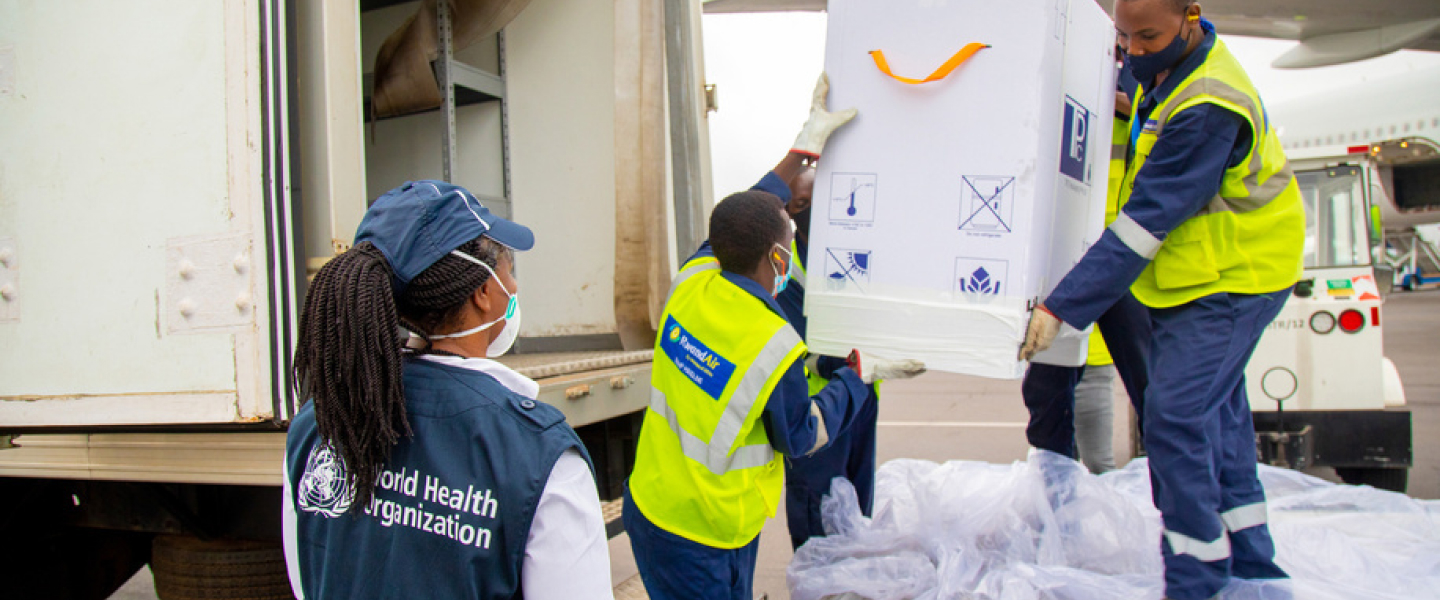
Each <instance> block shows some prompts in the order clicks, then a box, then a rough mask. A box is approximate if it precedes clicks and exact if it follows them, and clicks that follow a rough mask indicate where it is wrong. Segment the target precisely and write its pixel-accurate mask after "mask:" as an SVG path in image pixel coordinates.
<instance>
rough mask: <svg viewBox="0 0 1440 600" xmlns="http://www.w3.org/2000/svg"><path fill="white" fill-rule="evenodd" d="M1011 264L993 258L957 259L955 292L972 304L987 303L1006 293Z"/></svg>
mask: <svg viewBox="0 0 1440 600" xmlns="http://www.w3.org/2000/svg"><path fill="white" fill-rule="evenodd" d="M1009 266H1010V265H1009V263H1007V262H1006V261H1004V260H999V259H991V258H965V257H961V258H957V259H956V260H955V279H954V280H953V281H954V282H955V292H956V293H957V294H960V295H961V296H963V297H964V298H966V299H967V300H969V301H970V302H972V303H987V302H989V301H991V300H994V299H995V298H999V297H1000V296H1001V295H1002V294H1004V292H1005V279H1006V277H1005V274H1006V272H1007V271H1008V270H1009Z"/></svg>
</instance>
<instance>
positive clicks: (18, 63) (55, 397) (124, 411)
mask: <svg viewBox="0 0 1440 600" xmlns="http://www.w3.org/2000/svg"><path fill="white" fill-rule="evenodd" d="M258 11H259V3H258V2H255V1H246V0H232V1H227V2H190V1H186V0H169V1H164V2H152V3H149V4H147V5H146V6H145V7H143V8H141V7H137V6H135V5H133V4H130V3H115V2H104V1H98V0H97V1H89V2H66V3H55V2H30V1H25V0H3V1H0V15H4V18H0V48H8V50H7V51H6V52H7V53H9V54H10V57H11V59H10V62H11V67H12V68H13V75H12V77H13V80H12V81H13V86H11V87H12V88H13V89H9V90H7V92H8V93H0V140H4V143H0V239H8V240H11V246H12V247H13V251H14V257H13V258H14V261H15V262H14V265H15V266H16V267H17V279H16V281H15V282H14V286H15V288H14V291H15V292H16V294H15V301H16V302H18V303H19V307H20V309H19V310H18V311H13V312H11V313H9V314H8V316H9V317H11V318H10V319H8V320H5V321H3V322H0V365H4V369H3V376H0V422H3V423H7V424H11V425H32V424H57V423H83V424H118V423H185V422H206V421H223V422H229V421H234V420H246V419H253V418H262V417H265V416H268V414H269V413H270V411H271V409H270V397H269V395H268V394H262V393H257V392H256V390H258V389H266V390H268V379H265V377H266V376H265V373H266V372H267V370H266V369H264V368H262V367H259V366H257V361H259V360H260V356H261V355H262V354H263V353H264V352H265V351H266V350H265V349H264V344H265V339H264V337H263V336H262V335H260V333H262V332H264V331H265V327H266V324H265V319H266V315H267V313H268V308H267V307H266V300H265V299H266V293H265V287H264V282H265V281H266V273H265V260H264V254H263V247H259V248H258V249H257V247H258V246H259V245H257V244H256V243H254V240H253V239H252V237H251V236H252V234H253V232H252V230H251V227H252V226H253V225H255V224H257V223H263V213H262V212H261V211H262V208H261V205H260V202H259V201H258V200H256V198H258V197H259V196H260V187H259V185H258V174H259V172H260V167H259V157H260V148H259V141H258V140H259V135H258V129H259V110H258V108H257V107H256V105H257V104H258V102H257V101H255V100H254V99H255V98H258V95H259V83H258V79H257V77H258V75H257V72H258V71H259V68H258V63H259V59H258V55H257V53H256V52H254V51H253V50H251V51H246V52H235V51H234V48H237V47H238V48H251V49H253V48H257V47H259V45H260V44H259V34H258V32H257V31H256V22H257V21H258V18H257V15H258V14H259V12H258ZM142 32H143V33H142ZM247 99H250V101H249V102H247ZM262 244H263V243H262ZM177 253H178V254H177ZM177 256H180V257H184V256H190V257H191V258H190V259H189V260H195V261H200V262H202V263H203V262H204V259H202V256H207V257H212V258H217V257H219V256H224V257H225V258H224V259H223V260H224V261H226V263H227V265H228V263H229V262H230V261H231V260H232V259H233V260H234V261H235V263H236V264H237V265H238V264H241V263H244V269H245V270H246V273H245V274H244V276H242V277H241V278H240V281H239V282H238V283H237V282H234V281H229V280H226V281H224V282H220V283H214V284H205V285H202V287H207V286H208V289H206V290H195V291H198V292H203V293H204V294H208V297H200V296H197V297H196V298H194V299H193V300H194V303H193V304H192V306H191V308H192V310H198V311H199V313H200V314H201V315H202V316H206V315H208V316H214V315H215V314H219V313H215V311H222V312H223V311H224V310H225V306H226V304H227V303H228V306H229V310H230V311H231V312H232V313H233V312H234V311H235V310H236V308H235V302H236V301H237V299H239V297H240V296H244V295H246V294H248V295H249V297H248V301H249V302H250V304H249V305H248V308H241V309H240V312H241V313H242V314H239V315H233V314H232V315H231V318H230V320H229V322H227V323H221V321H225V319H224V318H220V319H219V320H217V321H214V322H213V323H212V324H215V325H216V326H213V327H195V326H193V325H194V324H189V323H187V322H186V320H185V319H184V318H183V317H181V316H180V315H179V313H178V311H174V308H175V307H176V306H177V304H178V303H179V301H180V298H177V297H175V291H176V290H177V289H179V288H182V287H183V285H182V284H183V282H182V281H180V279H181V278H180V277H179V275H178V273H177V272H175V271H176V270H177V269H176V265H175V264H167V261H173V260H175V258H176V257H177ZM192 266H193V267H194V269H195V270H198V272H199V273H200V274H201V275H203V276H204V277H202V279H205V278H209V277H211V276H212V275H213V276H215V277H216V278H220V276H221V273H220V272H219V271H216V270H215V269H216V268H217V267H220V268H228V267H227V266H226V265H215V264H208V263H205V264H197V265H192ZM194 272H197V271H194V270H192V273H194ZM245 276H248V277H249V280H248V281H249V282H251V284H250V287H248V288H247V286H246V284H245ZM215 281H217V282H218V281H220V279H215ZM192 283H193V282H192ZM227 286H229V287H227ZM222 288H224V289H222ZM185 293H190V292H185ZM217 302H218V304H216V303H217ZM247 310H248V311H249V314H243V313H245V312H246V311H247ZM222 316H223V315H222ZM207 318H208V317H207ZM237 365H238V366H237ZM237 371H239V372H240V373H245V374H248V375H247V376H244V377H240V378H239V379H240V380H239V381H237V376H236V373H237Z"/></svg>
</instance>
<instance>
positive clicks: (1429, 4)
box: [704, 0, 1440, 69]
mask: <svg viewBox="0 0 1440 600" xmlns="http://www.w3.org/2000/svg"><path fill="white" fill-rule="evenodd" d="M1110 4H1111V2H1110V0H1100V5H1101V6H1103V7H1105V10H1106V11H1109V10H1110V9H1111V6H1110ZM1200 4H1201V7H1202V9H1203V11H1204V14H1205V16H1206V18H1208V19H1210V20H1211V21H1212V22H1214V23H1215V26H1216V27H1217V28H1218V29H1219V30H1220V31H1221V32H1222V33H1226V34H1231V35H1249V36H1255V37H1264V38H1273V39H1282V40H1295V41H1297V42H1299V44H1296V46H1295V47H1294V48H1292V49H1290V51H1289V52H1286V53H1285V54H1283V55H1281V56H1280V57H1279V58H1277V59H1275V63H1274V66H1275V67H1276V68H1282V69H1286V68H1289V69H1300V68H1307V67H1322V66H1327V65H1338V64H1343V63H1347V62H1353V61H1357V60H1363V59H1366V58H1373V57H1376V56H1381V55H1384V54H1389V53H1391V52H1394V51H1396V50H1400V49H1407V48H1408V49H1411V50H1429V51H1432V52H1434V51H1440V2H1437V1H1436V0H1364V1H1360V2H1357V1H1356V0H1204V1H1203V2H1201V3H1200ZM704 10H705V12H706V13H732V12H771V11H819V10H825V0H704Z"/></svg>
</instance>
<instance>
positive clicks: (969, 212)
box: [960, 175, 1015, 233]
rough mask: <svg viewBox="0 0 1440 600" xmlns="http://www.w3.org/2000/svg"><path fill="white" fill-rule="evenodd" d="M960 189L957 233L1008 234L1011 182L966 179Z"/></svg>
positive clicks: (1011, 210) (1012, 205)
mask: <svg viewBox="0 0 1440 600" xmlns="http://www.w3.org/2000/svg"><path fill="white" fill-rule="evenodd" d="M961 179H964V180H965V187H963V188H961V189H960V230H961V231H983V232H991V233H1010V220H1011V217H1012V216H1013V215H1014V214H1015V178H1014V177H990V176H971V175H966V176H964V177H962V178H961Z"/></svg>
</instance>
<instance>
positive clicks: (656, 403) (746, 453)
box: [650, 388, 775, 475]
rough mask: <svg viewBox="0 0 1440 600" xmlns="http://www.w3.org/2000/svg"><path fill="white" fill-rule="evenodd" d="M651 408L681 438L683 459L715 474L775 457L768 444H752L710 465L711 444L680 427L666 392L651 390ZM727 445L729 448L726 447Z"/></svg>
mask: <svg viewBox="0 0 1440 600" xmlns="http://www.w3.org/2000/svg"><path fill="white" fill-rule="evenodd" d="M650 410H653V411H655V414H658V415H660V416H661V417H664V418H665V422H667V423H669V424H670V430H671V431H673V432H675V435H676V437H678V438H679V439H680V452H681V453H683V454H684V455H685V457H686V458H688V459H690V460H693V461H695V462H698V463H700V464H702V465H705V468H706V469H709V470H710V472H711V473H714V474H716V475H724V474H725V473H727V472H729V471H738V470H740V469H749V468H751V467H759V466H764V465H765V464H767V463H769V462H770V461H772V460H774V459H775V450H774V449H773V448H771V447H770V446H769V445H768V444H753V445H750V446H741V447H739V448H736V449H735V453H734V454H732V455H730V456H729V457H725V458H724V459H723V460H721V461H719V462H717V463H714V464H712V463H711V452H710V445H709V444H706V443H705V441H704V440H701V439H700V438H697V437H695V436H694V435H692V434H691V433H690V432H689V431H685V428H683V427H681V426H680V421H679V419H678V418H677V417H676V416H675V411H674V410H671V409H670V403H669V402H668V401H667V400H666V399H665V394H664V393H663V392H661V391H660V390H657V389H655V388H651V389H650ZM726 448H727V449H728V448H729V446H726Z"/></svg>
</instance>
